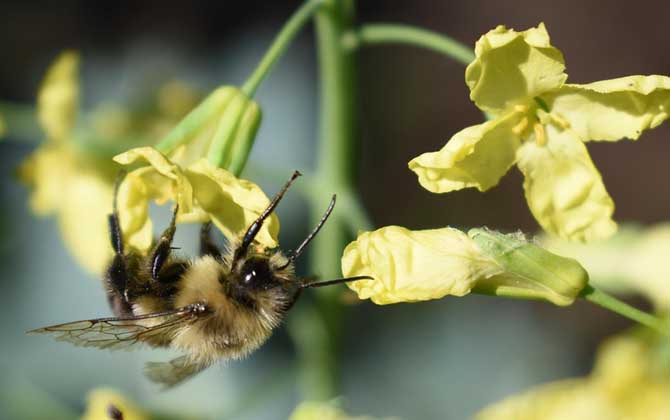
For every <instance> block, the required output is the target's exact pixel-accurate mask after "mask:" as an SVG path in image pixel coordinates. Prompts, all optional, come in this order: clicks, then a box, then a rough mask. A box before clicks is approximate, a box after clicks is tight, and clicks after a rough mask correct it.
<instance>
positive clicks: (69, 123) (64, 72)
mask: <svg viewBox="0 0 670 420" xmlns="http://www.w3.org/2000/svg"><path fill="white" fill-rule="evenodd" d="M78 73H79V54H77V53H76V52H74V51H66V52H64V53H62V54H61V55H59V56H58V58H57V59H56V61H55V62H54V63H53V64H52V65H51V67H49V70H48V71H47V74H46V76H45V78H44V80H43V81H42V87H41V88H40V91H39V93H38V97H37V115H38V118H39V121H40V124H42V128H44V131H46V133H47V136H48V137H49V138H50V139H52V140H55V141H65V140H66V139H67V138H68V137H69V135H70V133H72V128H73V127H74V123H75V119H76V116H77V109H78V107H79V82H78V80H77V79H78Z"/></svg>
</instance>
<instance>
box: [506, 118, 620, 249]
mask: <svg viewBox="0 0 670 420" xmlns="http://www.w3.org/2000/svg"><path fill="white" fill-rule="evenodd" d="M545 128H546V130H547V138H548V140H547V144H546V145H544V146H540V145H538V144H537V142H534V141H527V142H525V143H524V144H523V145H522V146H521V147H520V148H519V150H518V152H517V159H518V165H519V169H520V170H521V172H523V174H524V175H525V181H524V189H525V191H526V200H527V201H528V206H529V207H530V210H531V212H532V213H533V215H534V216H535V219H536V220H537V221H538V223H540V225H541V226H542V227H543V228H544V230H546V231H547V232H549V233H552V234H554V235H558V236H560V237H563V238H567V239H571V240H580V241H590V240H594V239H604V238H607V237H609V236H611V235H612V234H614V232H615V231H616V224H615V223H614V221H613V220H612V213H614V203H613V202H612V199H611V198H610V196H609V194H608V193H607V191H606V190H605V186H604V185H603V182H602V179H601V178H600V173H599V172H598V170H597V169H596V167H595V166H594V165H593V162H592V161H591V158H590V156H589V154H588V152H587V150H586V147H585V146H584V144H583V143H582V142H581V141H580V140H579V138H578V137H577V135H576V134H575V133H574V132H572V131H571V130H562V131H559V130H558V129H557V128H555V127H554V126H553V125H547V126H546V127H545Z"/></svg>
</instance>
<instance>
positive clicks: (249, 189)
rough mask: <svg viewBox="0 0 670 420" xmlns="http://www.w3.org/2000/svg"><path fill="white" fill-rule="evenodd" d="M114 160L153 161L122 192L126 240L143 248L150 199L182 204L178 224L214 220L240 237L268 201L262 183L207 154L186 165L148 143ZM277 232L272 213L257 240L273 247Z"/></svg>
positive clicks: (149, 232) (149, 233)
mask: <svg viewBox="0 0 670 420" xmlns="http://www.w3.org/2000/svg"><path fill="white" fill-rule="evenodd" d="M115 160H116V161H117V162H119V163H121V164H124V165H129V164H133V163H134V162H136V161H145V162H147V163H149V165H150V166H147V167H142V168H139V169H136V170H134V171H131V172H130V173H128V175H126V178H125V179H124V182H123V183H122V184H121V187H120V189H119V196H118V206H119V218H120V222H121V229H122V230H123V234H124V239H125V241H126V242H127V243H128V244H130V246H132V247H133V248H135V249H137V250H139V251H140V252H146V251H147V250H148V249H149V248H150V247H151V243H152V240H153V228H152V224H151V219H150V218H149V214H148V203H149V202H150V201H155V202H157V203H159V204H164V203H166V202H167V201H169V200H171V201H174V202H176V203H178V204H179V213H178V214H177V222H178V223H183V222H207V221H210V220H211V221H212V222H214V224H216V226H217V227H218V228H219V229H220V230H221V231H222V232H223V233H224V235H226V236H227V237H229V238H237V237H238V236H241V235H242V234H243V233H244V232H245V231H246V229H247V228H248V227H249V225H251V223H253V221H254V220H256V218H258V216H260V214H261V213H262V212H263V210H264V209H265V208H266V207H267V206H268V205H269V204H270V200H269V199H268V198H267V196H266V195H265V194H264V193H263V191H262V190H261V189H260V187H258V186H257V185H255V184H253V183H252V182H250V181H246V180H241V179H237V178H235V177H234V176H233V175H232V174H231V173H230V172H228V171H226V170H224V169H221V168H217V167H214V166H213V165H211V164H210V163H209V162H208V161H206V160H204V159H202V160H199V161H197V162H195V163H194V164H192V165H191V166H189V167H187V168H182V167H180V166H179V165H176V164H174V163H172V162H171V161H170V160H169V159H168V158H167V157H165V156H164V155H162V154H161V153H160V152H158V151H156V150H155V149H153V148H149V147H144V148H137V149H133V150H130V151H128V152H126V153H123V154H121V155H118V156H116V157H115ZM278 232H279V221H278V219H277V217H276V216H275V215H274V214H273V215H271V216H270V217H269V218H268V219H267V220H266V222H265V223H264V224H263V228H262V229H261V231H260V232H259V234H258V235H257V236H256V240H257V241H258V242H260V243H261V244H262V245H264V246H267V247H275V246H277V235H278Z"/></svg>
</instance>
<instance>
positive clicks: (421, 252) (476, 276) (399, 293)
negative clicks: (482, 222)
mask: <svg viewBox="0 0 670 420" xmlns="http://www.w3.org/2000/svg"><path fill="white" fill-rule="evenodd" d="M342 273H343V274H344V275H345V276H346V277H350V276H362V275H367V276H370V277H372V278H373V279H374V280H360V281H356V282H352V283H349V284H348V285H349V287H350V288H351V289H352V290H353V291H354V292H356V293H357V294H358V297H359V298H361V299H368V298H369V299H371V300H372V301H373V302H375V303H377V304H380V305H383V304H389V303H398V302H416V301H422V300H429V299H439V298H442V297H444V296H447V295H452V296H464V295H466V294H468V293H470V292H474V293H483V294H491V295H498V296H508V297H517V298H528V299H543V300H546V301H549V302H552V303H554V304H556V305H569V304H571V303H572V302H573V301H574V299H575V298H576V297H577V296H578V294H579V292H580V291H581V290H582V289H583V288H584V287H585V286H586V284H587V282H588V274H587V273H586V272H585V271H584V269H583V268H582V267H581V266H580V265H579V264H578V263H577V262H576V261H575V260H572V259H569V258H563V257H560V256H558V255H555V254H552V253H550V252H548V251H546V250H544V249H542V248H541V247H539V246H537V245H536V244H534V243H533V242H531V241H528V240H526V238H524V237H523V236H521V235H516V234H512V235H504V234H501V233H498V232H495V231H491V230H488V229H472V230H470V231H469V232H468V233H467V234H466V233H464V232H461V231H460V230H457V229H453V228H448V227H447V228H442V229H433V230H423V231H410V230H408V229H405V228H402V227H398V226H387V227H383V228H381V229H378V230H376V231H374V232H364V233H362V234H360V235H359V236H358V239H357V240H356V241H354V242H351V243H350V244H349V245H348V246H347V247H346V248H345V250H344V255H343V257H342Z"/></svg>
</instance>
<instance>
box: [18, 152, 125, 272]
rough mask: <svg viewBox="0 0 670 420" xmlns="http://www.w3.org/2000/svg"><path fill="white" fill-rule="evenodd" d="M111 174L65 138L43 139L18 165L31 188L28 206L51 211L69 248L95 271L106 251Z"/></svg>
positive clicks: (38, 211)
mask: <svg viewBox="0 0 670 420" xmlns="http://www.w3.org/2000/svg"><path fill="white" fill-rule="evenodd" d="M114 176H115V175H114V170H113V168H111V165H110V164H109V162H107V161H102V160H99V159H92V158H89V157H86V156H82V155H81V154H79V153H78V152H77V151H76V150H74V149H73V148H72V147H71V146H70V145H69V144H62V145H60V144H48V143H47V144H44V145H42V146H40V147H39V148H38V149H37V150H36V151H35V152H34V153H33V154H32V155H31V156H29V157H28V159H26V161H25V162H23V164H22V165H21V167H20V168H19V177H20V179H21V180H22V181H23V182H24V183H25V184H26V185H28V186H30V187H31V188H32V194H31V197H30V206H31V209H32V210H33V212H35V213H36V214H37V215H39V216H48V215H54V216H55V217H56V220H57V221H58V226H59V228H60V232H61V235H62V237H63V241H64V242H65V245H66V246H67V248H68V250H69V251H70V253H72V255H73V256H74V257H75V258H76V260H77V262H79V264H80V265H81V266H82V267H84V268H85V269H86V270H88V271H90V272H92V273H95V274H99V273H101V272H102V271H103V270H104V268H105V266H106V264H107V263H108V262H109V258H110V257H111V256H112V249H111V246H110V243H109V231H108V227H107V215H108V214H109V213H110V212H111V210H112V197H113V183H114Z"/></svg>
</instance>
